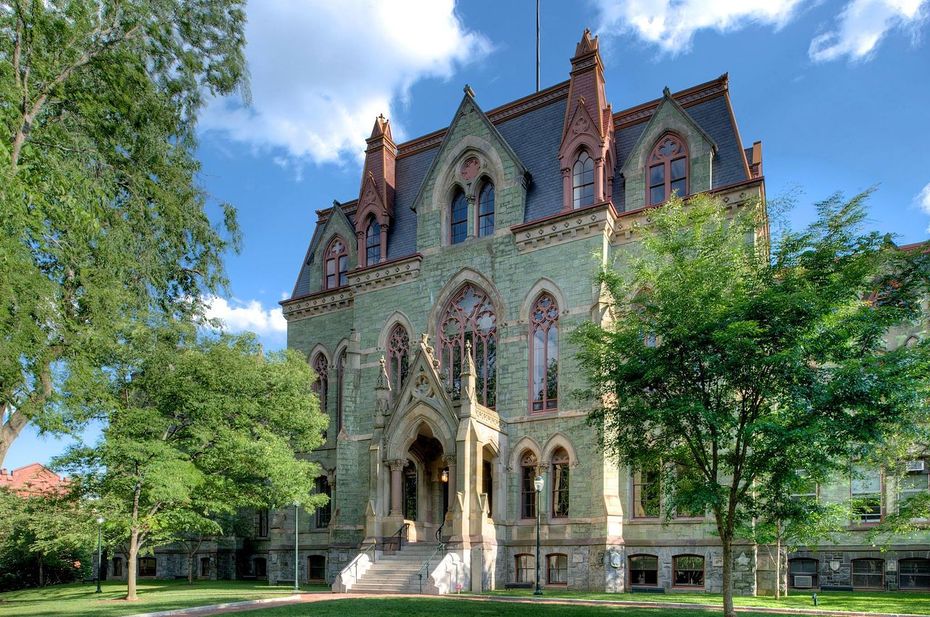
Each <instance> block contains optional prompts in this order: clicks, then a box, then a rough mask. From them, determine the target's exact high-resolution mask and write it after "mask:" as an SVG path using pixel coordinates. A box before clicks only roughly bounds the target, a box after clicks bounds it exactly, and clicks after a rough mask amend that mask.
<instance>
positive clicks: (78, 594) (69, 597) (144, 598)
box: [0, 581, 328, 617]
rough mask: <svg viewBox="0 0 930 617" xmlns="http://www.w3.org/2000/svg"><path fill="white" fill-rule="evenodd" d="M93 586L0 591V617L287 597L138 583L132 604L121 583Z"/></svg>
mask: <svg viewBox="0 0 930 617" xmlns="http://www.w3.org/2000/svg"><path fill="white" fill-rule="evenodd" d="M95 589H96V586H95V585H94V584H93V583H85V584H83V585H81V584H74V585H56V586H53V587H43V588H41V589H24V590H22V591H10V592H7V593H0V617H14V616H15V617H20V616H22V615H29V616H30V617H33V616H35V617H40V616H44V617H63V616H65V615H67V616H68V617H97V616H100V617H120V616H122V615H134V614H136V613H145V612H148V611H162V610H167V609H172V608H184V607H187V606H201V605H204V604H218V603H221V602H235V601H237V600H257V599H259V598H271V597H276V596H288V595H291V593H293V590H294V588H293V587H287V586H282V587H269V586H268V585H267V584H262V583H255V582H244V581H197V582H195V583H194V584H193V585H188V584H187V581H145V582H142V583H140V584H139V600H138V602H126V601H123V600H121V598H122V597H123V596H125V595H126V584H125V583H116V582H108V583H104V584H103V593H100V594H97V593H94V591H95ZM302 589H303V590H304V591H317V592H322V591H327V590H328V588H327V587H325V586H305V587H303V588H302Z"/></svg>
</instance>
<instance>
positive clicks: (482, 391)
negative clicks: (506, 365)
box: [438, 283, 497, 407]
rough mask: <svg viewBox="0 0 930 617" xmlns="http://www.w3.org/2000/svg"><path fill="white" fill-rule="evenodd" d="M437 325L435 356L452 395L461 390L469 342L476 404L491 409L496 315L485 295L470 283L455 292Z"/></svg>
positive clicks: (494, 370)
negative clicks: (436, 353) (437, 339)
mask: <svg viewBox="0 0 930 617" xmlns="http://www.w3.org/2000/svg"><path fill="white" fill-rule="evenodd" d="M440 319H441V321H440V323H439V328H438V331H439V354H440V358H441V360H440V361H441V362H442V369H443V371H444V372H445V374H446V378H447V379H448V380H449V383H450V384H451V386H452V392H453V396H456V397H457V396H459V395H460V394H461V388H462V379H461V374H462V366H463V363H464V361H465V343H466V341H468V342H470V343H471V347H472V353H473V354H474V358H475V369H476V372H477V383H476V390H477V395H478V402H479V403H481V404H482V405H485V406H486V407H494V405H495V403H496V401H497V394H496V391H497V315H496V314H495V312H494V306H493V304H492V303H491V299H490V298H489V297H488V294H487V293H486V292H485V291H483V290H482V289H479V288H478V287H475V286H474V285H472V284H471V283H468V284H466V285H464V286H463V287H462V288H461V289H460V290H459V291H458V293H456V294H455V295H454V296H453V297H452V300H451V301H450V302H449V304H448V305H447V306H446V310H445V311H444V312H443V315H442V317H441V318H440Z"/></svg>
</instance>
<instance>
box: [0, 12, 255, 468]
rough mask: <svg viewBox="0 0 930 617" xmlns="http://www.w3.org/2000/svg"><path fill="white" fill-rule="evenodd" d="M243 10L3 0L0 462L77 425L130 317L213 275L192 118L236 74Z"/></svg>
mask: <svg viewBox="0 0 930 617" xmlns="http://www.w3.org/2000/svg"><path fill="white" fill-rule="evenodd" d="M243 5H244V2H243V0H227V1H220V0H0V33H2V35H0V127H2V134H3V137H2V138H0V281H3V285H2V286H0V462H2V461H3V459H4V457H5V455H6V452H7V451H8V449H9V447H10V444H11V443H12V442H13V441H14V440H15V439H16V437H17V436H18V435H19V434H20V432H21V431H22V430H23V428H24V427H25V426H26V425H27V424H28V423H30V422H34V423H35V424H36V425H37V426H38V427H39V428H40V429H41V430H46V431H66V430H69V429H72V428H73V427H74V426H75V425H76V424H80V422H81V421H82V420H84V419H85V416H84V415H83V413H82V412H83V409H82V405H81V400H82V399H83V398H84V397H86V396H91V397H92V396H96V395H97V390H98V389H99V388H100V387H102V386H101V382H105V378H104V377H105V375H104V374H103V372H102V369H101V367H104V366H106V365H107V364H108V363H109V362H110V360H111V355H112V354H113V353H114V347H115V346H117V345H119V344H120V343H121V342H122V341H123V334H122V331H123V329H124V328H126V327H127V322H130V323H131V322H132V321H133V320H138V319H142V318H145V314H146V313H147V312H149V311H151V310H157V311H162V312H167V313H170V314H175V315H190V314H193V313H196V312H197V311H198V310H199V309H200V308H201V307H200V298H201V296H202V295H203V294H205V293H210V292H212V291H213V290H216V289H218V288H219V287H221V286H222V284H223V283H224V275H223V270H222V263H221V255H222V253H223V252H224V251H225V250H226V249H227V248H233V249H236V248H237V247H238V231H237V227H236V220H235V213H234V211H233V209H232V208H231V207H229V206H224V217H225V218H224V220H223V222H222V225H221V226H220V228H214V226H213V225H212V224H211V222H210V220H209V219H208V217H207V214H206V212H205V203H206V196H205V194H204V192H203V191H202V190H201V189H200V188H199V187H198V185H197V181H196V178H197V173H198V171H199V164H198V162H197V161H196V159H195V158H194V152H195V147H196V140H195V132H194V128H195V123H196V120H197V114H198V112H199V110H200V109H201V107H202V105H203V103H204V101H205V98H206V97H208V96H210V95H216V94H223V93H227V92H230V91H232V90H233V89H235V88H237V87H239V86H240V85H241V84H242V83H243V81H242V80H243V75H244V72H245V60H244V55H243V45H244V39H243V36H244V35H243V27H244V22H245V13H244V9H243Z"/></svg>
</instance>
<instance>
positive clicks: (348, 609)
mask: <svg viewBox="0 0 930 617" xmlns="http://www.w3.org/2000/svg"><path fill="white" fill-rule="evenodd" d="M346 615H352V617H369V616H372V617H373V616H377V617H441V616H442V615H455V617H498V616H503V617H608V616H609V617H707V615H708V613H707V612H705V611H700V612H698V611H694V610H680V609H671V610H666V609H648V608H642V609H641V608H630V607H626V606H624V607H618V606H569V605H564V604H561V605H558V604H538V605H534V604H515V603H504V602H476V601H473V600H465V599H458V598H445V599H443V598H436V597H432V598H397V599H386V598H356V597H353V598H348V599H342V600H327V601H323V602H311V603H309V604H295V605H292V606H280V607H277V608H268V609H260V610H257V611H249V612H248V613H243V616H244V617H346ZM711 615H713V614H712V613H711ZM742 617H746V614H745V613H744V614H742ZM756 617H759V616H756ZM768 617H771V616H768Z"/></svg>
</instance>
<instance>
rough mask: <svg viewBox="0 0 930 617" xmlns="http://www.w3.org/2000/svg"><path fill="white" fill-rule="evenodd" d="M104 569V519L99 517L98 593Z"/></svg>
mask: <svg viewBox="0 0 930 617" xmlns="http://www.w3.org/2000/svg"><path fill="white" fill-rule="evenodd" d="M102 567H103V517H102V516H98V517H97V593H100V592H101V589H100V569H101V568H102Z"/></svg>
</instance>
